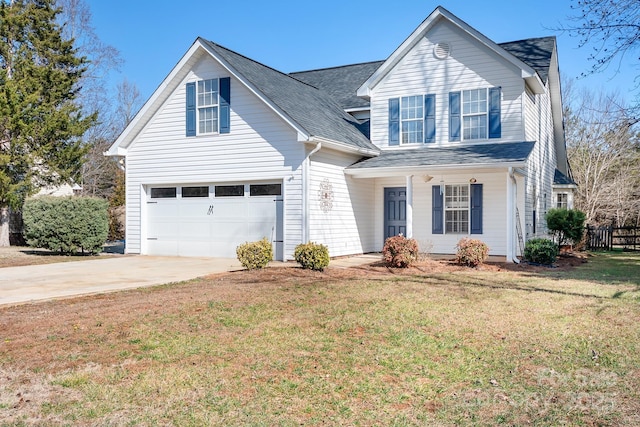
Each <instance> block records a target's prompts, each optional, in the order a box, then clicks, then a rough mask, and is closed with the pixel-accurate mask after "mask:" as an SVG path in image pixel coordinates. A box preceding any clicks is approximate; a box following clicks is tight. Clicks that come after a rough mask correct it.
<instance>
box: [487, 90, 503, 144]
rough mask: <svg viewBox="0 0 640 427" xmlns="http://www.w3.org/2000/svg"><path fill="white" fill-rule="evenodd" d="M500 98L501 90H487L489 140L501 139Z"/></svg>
mask: <svg viewBox="0 0 640 427" xmlns="http://www.w3.org/2000/svg"><path fill="white" fill-rule="evenodd" d="M501 98H502V88H500V87H492V88H490V89H489V138H501V137H502V124H501V120H500V102H501Z"/></svg>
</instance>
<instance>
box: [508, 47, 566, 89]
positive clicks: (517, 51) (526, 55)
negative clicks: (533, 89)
mask: <svg viewBox="0 0 640 427" xmlns="http://www.w3.org/2000/svg"><path fill="white" fill-rule="evenodd" d="M555 44H556V38H555V37H540V38H534V39H526V40H519V41H515V42H508V43H499V44H498V46H500V47H501V48H503V49H504V50H506V51H507V52H509V53H510V54H512V55H513V56H515V57H516V58H518V59H519V60H521V61H522V62H524V63H525V64H527V65H529V66H530V67H531V68H533V69H534V70H535V71H536V72H537V73H538V75H539V76H540V79H542V81H543V82H544V83H546V82H547V78H548V77H549V66H550V65H551V56H552V55H553V48H554V46H555Z"/></svg>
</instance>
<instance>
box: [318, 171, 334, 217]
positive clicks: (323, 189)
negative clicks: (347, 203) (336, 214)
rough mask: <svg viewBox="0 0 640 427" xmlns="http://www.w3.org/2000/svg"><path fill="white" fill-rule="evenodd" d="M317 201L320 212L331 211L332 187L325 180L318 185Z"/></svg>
mask: <svg viewBox="0 0 640 427" xmlns="http://www.w3.org/2000/svg"><path fill="white" fill-rule="evenodd" d="M318 201H319V202H320V209H322V212H330V211H331V209H333V185H331V182H329V180H328V179H327V178H325V179H324V180H323V181H322V182H321V183H320V189H319V190H318Z"/></svg>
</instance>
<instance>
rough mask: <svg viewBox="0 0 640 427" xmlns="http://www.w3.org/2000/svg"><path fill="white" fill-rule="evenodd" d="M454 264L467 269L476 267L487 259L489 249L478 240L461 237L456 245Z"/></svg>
mask: <svg viewBox="0 0 640 427" xmlns="http://www.w3.org/2000/svg"><path fill="white" fill-rule="evenodd" d="M456 249H457V250H458V252H457V253H456V262H457V263H458V264H461V265H466V266H469V267H477V266H478V265H480V264H482V263H484V262H485V261H486V260H487V258H488V257H489V247H488V246H487V244H486V243H485V242H483V241H482V240H478V239H470V238H468V237H463V238H462V239H460V241H459V242H458V244H457V245H456Z"/></svg>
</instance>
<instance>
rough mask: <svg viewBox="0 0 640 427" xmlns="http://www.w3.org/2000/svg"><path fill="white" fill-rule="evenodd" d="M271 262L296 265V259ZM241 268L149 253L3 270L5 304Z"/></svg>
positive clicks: (0, 293)
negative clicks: (148, 254) (147, 254)
mask: <svg viewBox="0 0 640 427" xmlns="http://www.w3.org/2000/svg"><path fill="white" fill-rule="evenodd" d="M378 260H380V255H379V254H377V255H376V254H366V255H360V256H353V257H344V258H338V259H335V260H331V264H330V265H331V266H332V267H342V268H345V267H346V268H348V267H354V266H357V265H363V264H368V263H371V262H375V261H378ZM272 265H273V266H291V267H294V266H297V264H296V263H295V262H287V263H282V262H273V263H272ZM240 269H242V266H241V265H240V263H239V262H238V260H236V259H232V258H191V257H158V256H145V255H134V256H115V257H109V256H105V257H104V258H103V259H96V260H87V261H73V262H61V263H56V264H45V265H30V266H24V267H7V268H0V306H3V305H11V304H22V303H26V302H32V301H41V300H48V299H55V298H64V297H71V296H79V295H87V294H96V293H104V292H113V291H119V290H124V289H133V288H141V287H146V286H154V285H162V284H165V283H172V282H181V281H184V280H190V279H195V278H196V277H201V276H206V275H209V274H216V273H224V272H227V271H234V270H240Z"/></svg>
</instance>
